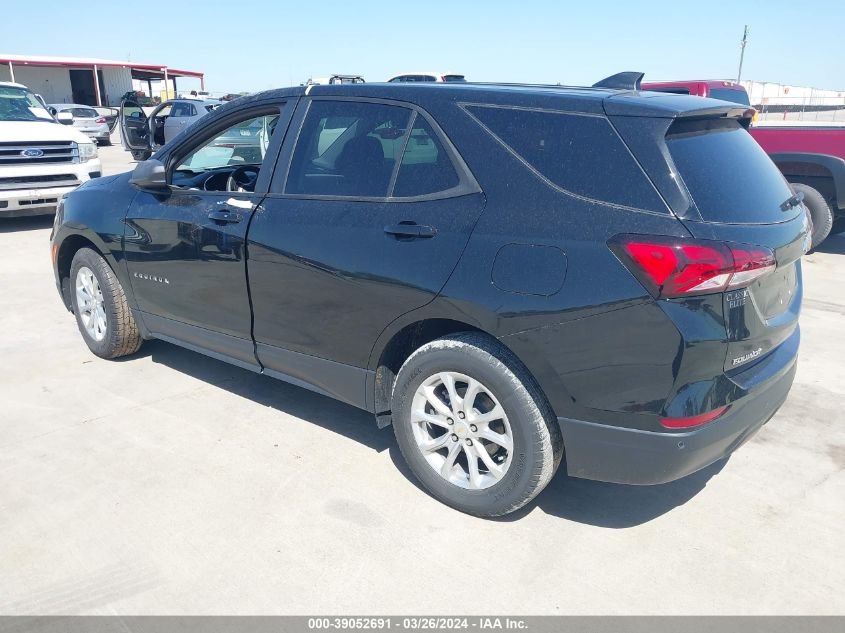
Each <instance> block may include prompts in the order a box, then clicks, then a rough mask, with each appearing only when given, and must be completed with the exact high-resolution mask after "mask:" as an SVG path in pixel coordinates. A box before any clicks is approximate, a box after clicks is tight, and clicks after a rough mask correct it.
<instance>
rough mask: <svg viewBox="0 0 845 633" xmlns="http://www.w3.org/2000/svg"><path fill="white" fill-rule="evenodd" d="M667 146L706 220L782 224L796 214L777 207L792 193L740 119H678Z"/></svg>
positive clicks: (732, 222) (731, 222)
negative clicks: (740, 122)
mask: <svg viewBox="0 0 845 633" xmlns="http://www.w3.org/2000/svg"><path fill="white" fill-rule="evenodd" d="M666 144H667V145H668V147H669V153H670V154H671V155H672V159H673V161H674V163H675V166H676V168H677V171H678V173H679V174H680V176H681V178H682V179H683V181H684V183H685V184H686V186H687V189H688V190H689V193H690V196H692V199H693V201H694V202H695V205H696V207H698V211H699V213H700V215H701V218H702V220H704V221H705V222H722V223H728V224H762V223H769V222H783V221H785V220H789V219H790V218H791V217H794V215H795V214H796V213H798V212H800V208H799V207H795V208H794V209H793V210H792V211H793V212H792V213H785V212H783V211H781V209H780V205H781V204H782V203H783V202H784V201H785V200H786V199H787V198H789V197H790V196H791V195H792V192H791V191H790V189H789V186H788V185H787V184H786V180H784V178H783V176H782V175H781V173H780V172H779V171H778V169H777V167H775V165H774V163H772V161H771V160H770V159H769V157H768V155H767V154H766V152H765V151H763V148H762V147H760V146H759V145H758V144H757V141H755V140H754V138H753V137H752V136H751V135H750V134H749V133H748V132H747V131H746V130H745V128H743V127H742V126H741V125H740V124H739V122H738V121H736V120H734V119H729V120H725V119H703V120H701V119H699V120H689V121H684V120H683V119H681V120H678V121H676V122H675V123H673V124H672V126H671V127H670V128H669V132H668V134H667V135H666Z"/></svg>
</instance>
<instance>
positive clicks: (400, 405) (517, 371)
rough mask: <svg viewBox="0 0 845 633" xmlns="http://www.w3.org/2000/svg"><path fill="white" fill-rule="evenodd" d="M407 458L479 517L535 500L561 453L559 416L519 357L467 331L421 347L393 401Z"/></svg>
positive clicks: (429, 484)
mask: <svg viewBox="0 0 845 633" xmlns="http://www.w3.org/2000/svg"><path fill="white" fill-rule="evenodd" d="M391 409H392V412H393V415H392V417H393V429H394V433H395V435H396V440H397V442H398V444H399V448H400V450H401V451H402V455H403V456H404V458H405V461H406V462H407V463H408V466H409V467H410V469H411V471H412V472H413V473H414V475H415V476H416V477H417V479H419V481H420V482H421V483H422V485H423V486H424V487H425V488H426V489H427V490H428V491H429V492H430V493H431V494H432V496H434V497H435V498H437V499H438V500H440V501H442V502H443V503H445V504H446V505H449V506H451V507H453V508H456V509H457V510H460V511H462V512H466V513H468V514H474V515H476V516H483V517H494V516H501V515H503V514H508V513H509V512H513V511H514V510H517V509H519V508H521V507H522V506H524V505H525V504H526V503H528V502H529V501H531V500H532V499H533V498H534V497H535V496H537V494H539V493H540V491H542V490H543V488H545V487H546V484H548V483H549V481H550V480H551V478H552V475H554V473H555V471H556V470H557V468H558V466H559V465H560V462H561V458H562V456H563V440H562V438H561V433H560V428H559V427H558V424H557V420H556V419H555V417H554V414H553V413H552V411H551V408H550V407H549V405H548V403H547V402H546V400H545V398H544V397H543V395H542V394H541V392H540V389H539V387H538V386H537V384H536V383H535V382H534V379H533V378H532V377H531V375H530V374H529V373H528V370H527V369H525V367H524V366H523V365H522V363H521V362H520V361H519V360H518V359H517V358H516V357H515V356H514V355H513V354H512V353H511V352H510V351H509V350H507V349H506V348H504V347H503V346H501V345H500V344H498V343H497V342H496V341H495V340H493V339H491V338H490V337H488V336H486V335H483V334H479V333H475V332H465V333H460V334H454V335H450V336H448V337H445V338H441V339H437V340H435V341H432V342H431V343H428V344H426V345H424V346H422V347H421V348H420V349H418V350H417V351H416V352H414V353H413V354H412V355H411V356H410V357H409V358H408V360H407V361H405V363H404V364H403V365H402V367H401V369H400V370H399V373H398V375H397V377H396V383H395V385H394V389H393V398H392V407H391Z"/></svg>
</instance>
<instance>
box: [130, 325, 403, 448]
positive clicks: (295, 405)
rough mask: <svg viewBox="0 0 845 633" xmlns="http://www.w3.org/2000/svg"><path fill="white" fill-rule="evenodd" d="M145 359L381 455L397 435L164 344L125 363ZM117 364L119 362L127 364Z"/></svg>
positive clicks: (359, 414) (147, 347)
mask: <svg viewBox="0 0 845 633" xmlns="http://www.w3.org/2000/svg"><path fill="white" fill-rule="evenodd" d="M144 356H149V357H150V358H151V359H152V361H153V362H154V363H160V364H162V365H165V366H167V367H169V368H171V369H173V370H175V371H178V372H180V373H183V374H186V375H188V376H192V377H193V378H197V379H199V380H202V381H203V382H206V383H208V384H210V385H213V386H215V387H219V388H221V389H225V390H226V391H228V392H230V393H233V394H235V395H237V396H240V397H242V398H246V399H248V400H252V401H254V402H257V403H258V404H260V405H263V406H265V407H272V408H273V409H276V410H277V411H280V412H282V413H286V414H288V415H291V416H294V417H297V418H300V419H302V420H305V421H306V422H310V423H312V424H317V425H319V426H321V427H323V428H324V429H327V430H329V431H332V432H334V433H338V434H340V435H344V436H346V437H348V438H349V439H351V440H354V441H356V442H359V443H360V444H363V445H364V446H368V447H370V448H372V449H373V450H375V451H377V452H381V451H385V450H387V449H388V448H390V446H391V444H393V433H392V432H391V431H390V429H387V430H386V432H383V431H380V430H379V429H378V428H377V427H376V424H375V420H374V419H373V415H372V414H371V413H367V412H366V411H362V410H361V409H358V408H356V407H353V406H351V405H348V404H344V403H342V402H339V401H337V400H334V399H332V398H329V397H327V396H323V395H320V394H318V393H314V392H313V391H309V390H308V389H304V388H302V387H296V386H294V385H290V384H288V383H286V382H282V381H281V380H276V379H275V378H270V377H269V376H263V375H260V374H256V373H255V372H252V371H249V370H248V369H241V368H240V367H236V366H234V365H230V364H229V363H225V362H223V361H219V360H215V359H213V358H209V357H206V356H204V355H202V354H199V353H197V352H192V351H190V350H186V349H183V348H181V347H179V346H177V345H171V344H170V343H165V342H163V341H147V342H145V343H144V346H143V347H142V348H141V350H140V351H139V352H138V353H137V354H133V355H132V356H127V357H125V360H126V361H132V360H133V359H137V358H141V357H144ZM117 360H118V362H120V361H121V360H123V359H117Z"/></svg>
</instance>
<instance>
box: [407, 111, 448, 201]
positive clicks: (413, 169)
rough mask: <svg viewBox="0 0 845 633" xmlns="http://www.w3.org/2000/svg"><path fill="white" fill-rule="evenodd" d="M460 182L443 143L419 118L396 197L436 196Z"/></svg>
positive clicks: (410, 140) (409, 138)
mask: <svg viewBox="0 0 845 633" xmlns="http://www.w3.org/2000/svg"><path fill="white" fill-rule="evenodd" d="M458 182H459V179H458V174H457V173H456V172H455V168H454V167H453V166H452V161H451V160H450V159H449V156H448V155H447V154H446V151H445V150H444V149H443V145H441V143H440V140H439V139H438V138H437V136H436V135H435V134H434V131H433V130H432V129H431V126H430V125H429V124H428V122H427V121H426V120H425V119H424V118H423V117H421V116H417V118H416V122H415V123H414V127H413V129H412V130H411V135H410V137H408V144H407V145H406V146H405V153H404V154H403V155H402V163H401V165H400V166H399V174H398V175H397V177H396V185H395V186H394V188H393V196H394V197H400V198H404V197H410V196H422V195H425V194H428V193H436V192H438V191H445V190H446V189H451V188H452V187H455V186H457V185H458Z"/></svg>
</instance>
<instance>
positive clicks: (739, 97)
mask: <svg viewBox="0 0 845 633" xmlns="http://www.w3.org/2000/svg"><path fill="white" fill-rule="evenodd" d="M710 98H711V99H721V100H722V101H730V102H732V103H740V104H742V105H750V102H749V100H748V93H747V92H745V90H731V89H730V88H710Z"/></svg>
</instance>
